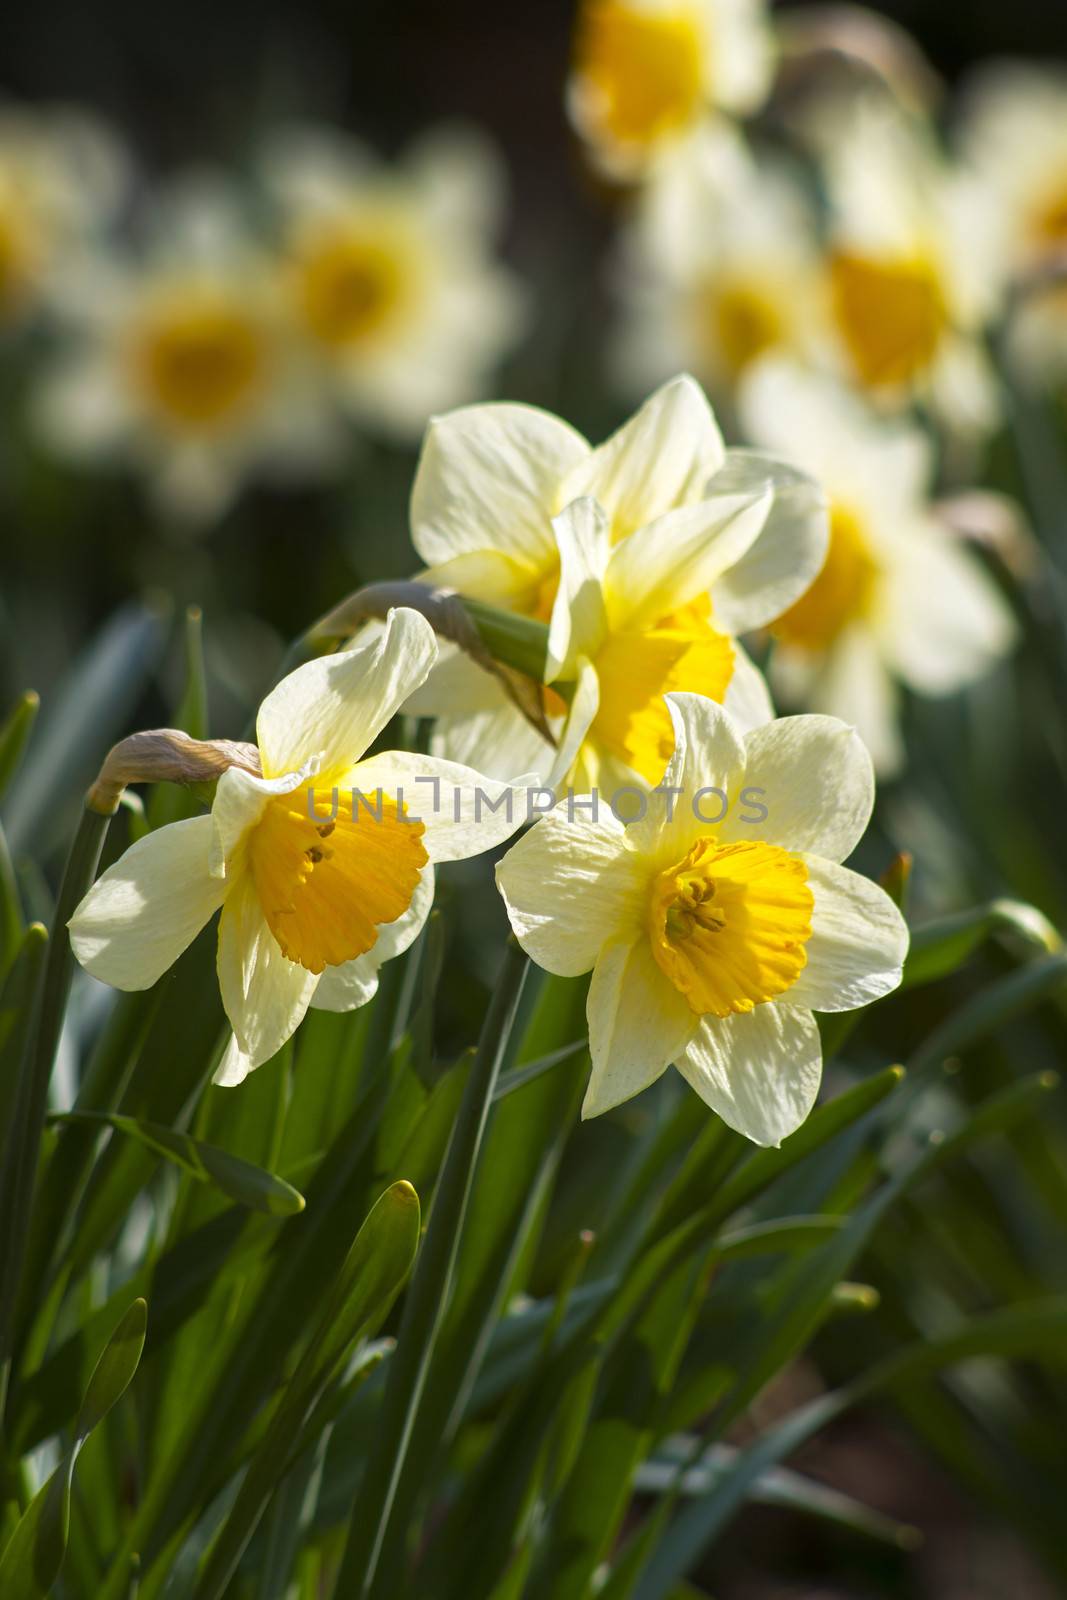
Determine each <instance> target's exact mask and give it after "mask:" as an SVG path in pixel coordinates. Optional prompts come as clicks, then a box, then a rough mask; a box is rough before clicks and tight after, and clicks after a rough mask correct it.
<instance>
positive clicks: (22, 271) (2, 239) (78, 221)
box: [0, 106, 127, 330]
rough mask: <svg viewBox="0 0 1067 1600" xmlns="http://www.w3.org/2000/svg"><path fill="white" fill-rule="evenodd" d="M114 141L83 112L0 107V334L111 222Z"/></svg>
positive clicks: (119, 160)
mask: <svg viewBox="0 0 1067 1600" xmlns="http://www.w3.org/2000/svg"><path fill="white" fill-rule="evenodd" d="M126 177H127V171H126V162H125V159H124V157H123V155H122V153H121V151H120V149H119V147H118V145H117V144H116V143H115V141H114V140H113V138H112V137H111V135H110V134H109V133H107V132H106V131H105V130H104V129H103V128H102V127H101V126H100V125H99V124H98V123H96V122H95V121H94V120H93V119H92V118H90V117H88V116H86V115H85V114H83V113H81V112H75V111H68V110H58V109H57V110H54V111H51V112H48V111H41V112H31V111H28V110H23V109H16V108H14V107H7V106H0V330H2V329H6V328H10V327H12V326H14V325H16V324H18V323H20V322H22V321H23V320H24V319H25V318H26V317H27V316H28V315H29V314H30V313H31V312H32V311H33V310H34V309H36V308H38V307H39V306H40V304H41V302H42V299H43V298H44V297H45V296H46V295H47V293H48V290H49V287H50V284H51V280H52V277H53V274H54V273H55V271H56V270H57V268H60V267H62V266H64V265H67V266H69V263H70V260H71V257H72V255H73V256H75V257H76V256H77V254H78V252H79V251H80V249H81V248H82V247H83V246H84V245H86V244H87V243H88V242H89V241H91V240H92V238H93V237H94V236H96V235H98V234H99V233H100V232H102V230H103V229H104V228H105V227H106V226H107V225H108V224H109V223H110V222H111V221H112V219H113V217H114V213H115V211H116V209H117V208H118V205H119V203H120V201H121V199H122V196H123V193H124V191H125V187H126Z"/></svg>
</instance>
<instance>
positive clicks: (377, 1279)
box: [194, 1182, 420, 1600]
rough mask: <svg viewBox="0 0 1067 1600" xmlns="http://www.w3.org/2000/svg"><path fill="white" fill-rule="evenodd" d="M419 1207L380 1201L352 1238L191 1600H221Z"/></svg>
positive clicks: (406, 1260)
mask: <svg viewBox="0 0 1067 1600" xmlns="http://www.w3.org/2000/svg"><path fill="white" fill-rule="evenodd" d="M419 1221H420V1218H419V1200H418V1196H417V1194H416V1193H415V1190H414V1189H413V1188H412V1187H411V1185H410V1184H409V1183H404V1182H400V1183H395V1184H393V1186H392V1187H391V1188H389V1189H387V1190H386V1192H385V1193H384V1194H383V1195H382V1196H381V1198H380V1199H379V1201H378V1202H377V1204H376V1205H375V1207H374V1209H373V1210H372V1211H371V1213H370V1215H369V1217H368V1218H367V1220H366V1222H365V1223H364V1224H363V1226H362V1228H361V1229H360V1230H359V1233H358V1234H357V1235H356V1239H355V1242H354V1244H353V1245H352V1249H351V1250H350V1251H349V1254H348V1257H347V1259H346V1261H345V1263H344V1266H343V1267H342V1269H341V1274H340V1277H339V1279H338V1282H337V1287H336V1290H335V1292H334V1294H333V1296H332V1297H331V1299H330V1301H329V1303H328V1305H327V1306H326V1307H325V1309H324V1311H323V1313H322V1316H321V1318H320V1321H319V1325H318V1327H317V1329H316V1330H315V1332H314V1333H313V1335H312V1338H311V1341H310V1344H309V1345H308V1348H307V1350H306V1351H305V1352H304V1354H303V1356H302V1357H301V1360H300V1362H299V1364H298V1366H297V1368H296V1371H295V1372H294V1373H293V1375H292V1377H291V1378H290V1380H289V1383H288V1386H287V1389H286V1394H285V1398H284V1400H283V1402H282V1404H281V1406H280V1408H279V1410H278V1411H277V1412H276V1414H275V1416H274V1419H273V1421H272V1423H271V1425H270V1427H269V1428H268V1430H267V1433H266V1436H265V1437H264V1439H263V1441H262V1443H261V1444H260V1446H259V1448H258V1450H257V1451H256V1453H255V1455H254V1456H253V1458H252V1461H251V1463H250V1465H249V1468H248V1471H247V1472H246V1474H245V1476H244V1479H243V1480H242V1483H241V1487H240V1490H239V1491H238V1494H237V1499H236V1500H235V1502H234V1504H233V1507H232V1509H231V1511H230V1513H229V1515H228V1517H227V1518H226V1521H225V1523H224V1525H223V1528H222V1531H221V1533H220V1535H219V1538H218V1540H217V1541H216V1543H215V1545H214V1546H213V1547H212V1550H211V1553H210V1556H209V1558H208V1561H207V1564H206V1566H205V1568H204V1571H203V1574H202V1576H201V1578H200V1581H199V1583H198V1584H197V1587H196V1590H195V1594H194V1600H222V1596H223V1595H224V1594H225V1592H226V1589H227V1586H228V1584H229V1582H230V1579H231V1578H232V1576H233V1574H234V1571H235V1570H236V1567H237V1563H238V1562H239V1561H240V1559H241V1555H242V1553H243V1552H244V1550H245V1548H246V1547H247V1545H248V1541H249V1540H250V1539H251V1537H252V1535H253V1533H254V1532H255V1529H256V1526H257V1524H258V1522H259V1519H260V1517H261V1516H262V1514H263V1511H264V1508H265V1507H266V1504H267V1501H268V1500H269V1498H270V1496H271V1494H272V1493H273V1491H274V1489H275V1488H276V1487H277V1485H278V1484H279V1483H280V1481H281V1479H282V1478H283V1477H284V1476H285V1473H286V1471H287V1470H288V1467H289V1464H290V1460H291V1457H292V1454H293V1451H294V1449H295V1448H297V1445H298V1441H300V1442H301V1446H302V1445H303V1444H304V1443H306V1442H307V1441H306V1440H301V1434H302V1429H303V1427H304V1423H305V1419H306V1418H307V1416H308V1413H309V1412H310V1411H311V1409H312V1407H313V1406H314V1404H315V1402H316V1400H317V1399H318V1397H319V1395H320V1394H321V1393H322V1391H323V1389H324V1388H325V1386H326V1385H327V1384H328V1383H329V1382H330V1381H331V1379H332V1378H333V1377H334V1376H335V1374H336V1373H337V1372H338V1371H339V1369H340V1367H341V1365H342V1363H343V1362H344V1360H345V1358H346V1356H347V1355H348V1353H349V1351H350V1349H351V1348H352V1346H353V1345H354V1344H355V1343H356V1341H357V1340H359V1339H361V1338H363V1337H364V1336H366V1335H368V1334H370V1333H373V1332H374V1331H375V1329H376V1328H377V1327H378V1326H380V1324H381V1322H382V1320H383V1319H384V1317H385V1315H386V1313H387V1312H388V1310H389V1307H390V1306H391V1305H392V1303H393V1301H394V1299H395V1298H396V1296H397V1295H398V1294H399V1292H400V1289H401V1287H402V1286H403V1284H404V1282H405V1280H406V1278H407V1276H408V1273H409V1272H410V1270H411V1264H412V1262H413V1261H414V1259H415V1251H416V1248H417V1246H418V1241H419Z"/></svg>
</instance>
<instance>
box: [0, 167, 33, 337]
mask: <svg viewBox="0 0 1067 1600" xmlns="http://www.w3.org/2000/svg"><path fill="white" fill-rule="evenodd" d="M4 198H5V197H3V196H2V195H0V322H8V321H10V320H11V319H12V318H13V317H15V316H16V315H17V314H18V312H19V309H20V307H21V305H22V302H23V300H24V299H25V296H26V291H27V289H28V288H29V280H30V278H31V276H32V272H33V261H32V254H33V252H32V250H31V249H30V247H29V241H28V240H27V238H26V235H25V230H24V229H23V228H21V227H20V226H19V224H18V220H17V218H16V217H15V216H14V215H12V214H11V213H10V211H9V210H8V209H6V208H5V203H4Z"/></svg>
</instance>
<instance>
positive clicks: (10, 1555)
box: [0, 1300, 147, 1600]
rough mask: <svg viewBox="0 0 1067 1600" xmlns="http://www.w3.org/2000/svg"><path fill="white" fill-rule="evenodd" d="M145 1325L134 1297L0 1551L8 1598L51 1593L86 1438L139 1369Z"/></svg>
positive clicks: (33, 1598) (143, 1310)
mask: <svg viewBox="0 0 1067 1600" xmlns="http://www.w3.org/2000/svg"><path fill="white" fill-rule="evenodd" d="M146 1326H147V1307H146V1305H145V1302H144V1301H143V1300H135V1301H134V1302H133V1304H132V1305H131V1306H130V1308H129V1310H128V1311H127V1312H126V1314H125V1316H124V1317H123V1318H122V1320H121V1322H120V1323H119V1325H118V1327H117V1328H116V1329H115V1331H114V1333H113V1334H112V1335H111V1338H110V1339H109V1340H108V1342H107V1345H106V1346H105V1348H104V1350H103V1352H102V1354H101V1356H100V1359H99V1361H98V1362H97V1364H96V1366H95V1368H94V1369H93V1374H92V1376H91V1378H90V1379H89V1385H88V1388H87V1389H86V1391H85V1396H84V1398H83V1400H82V1404H81V1409H80V1410H79V1412H78V1419H77V1422H76V1424H75V1430H74V1440H73V1443H72V1444H71V1447H70V1449H69V1450H68V1451H67V1453H66V1454H65V1456H64V1457H63V1459H62V1461H60V1463H59V1465H58V1467H57V1468H56V1470H55V1472H53V1474H52V1476H51V1477H50V1478H49V1480H48V1482H47V1483H46V1484H45V1485H44V1487H43V1488H42V1489H41V1490H40V1491H39V1493H38V1494H37V1495H36V1496H35V1497H34V1499H33V1500H32V1501H31V1502H30V1504H29V1506H28V1507H27V1509H26V1511H25V1513H24V1515H23V1516H22V1518H21V1519H20V1521H19V1523H18V1525H17V1526H16V1528H15V1531H14V1533H13V1534H12V1535H11V1538H10V1540H9V1541H8V1544H7V1546H6V1548H5V1549H4V1553H3V1555H2V1556H0V1594H2V1595H3V1596H4V1600H43V1597H44V1596H45V1595H48V1594H49V1593H51V1590H52V1588H53V1585H54V1584H55V1583H56V1580H57V1579H58V1577H59V1574H60V1571H61V1569H62V1566H63V1560H64V1557H65V1556H66V1553H67V1538H68V1531H69V1527H70V1490H71V1483H72V1482H73V1478H74V1467H75V1463H76V1461H77V1459H78V1455H79V1453H80V1451H81V1448H82V1446H83V1445H84V1443H85V1441H86V1439H88V1437H89V1435H90V1434H91V1433H92V1431H93V1429H94V1428H95V1427H97V1426H98V1425H99V1423H101V1422H102V1421H103V1419H104V1417H106V1416H107V1414H108V1412H109V1411H110V1410H111V1408H112V1406H113V1405H114V1404H115V1403H116V1401H117V1400H119V1399H120V1398H121V1396H122V1395H123V1394H124V1393H125V1391H126V1389H127V1387H128V1386H129V1384H130V1382H131V1380H132V1378H133V1375H134V1373H135V1372H136V1371H137V1364H138V1362H139V1361H140V1359H141V1351H142V1349H143V1348H144V1338H145V1329H146Z"/></svg>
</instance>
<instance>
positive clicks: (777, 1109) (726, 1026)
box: [678, 1001, 822, 1146]
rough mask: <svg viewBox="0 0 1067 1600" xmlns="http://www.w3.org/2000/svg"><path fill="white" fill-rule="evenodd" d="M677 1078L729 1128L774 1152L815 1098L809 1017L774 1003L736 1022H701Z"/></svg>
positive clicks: (817, 1073) (817, 1050)
mask: <svg viewBox="0 0 1067 1600" xmlns="http://www.w3.org/2000/svg"><path fill="white" fill-rule="evenodd" d="M678 1070H679V1072H680V1073H681V1074H682V1076H683V1077H684V1078H685V1079H686V1080H687V1082H689V1083H690V1084H691V1085H692V1086H693V1088H694V1089H695V1090H696V1092H697V1094H698V1095H699V1096H700V1098H701V1099H702V1100H704V1101H706V1103H707V1104H708V1105H709V1106H710V1107H711V1109H712V1110H713V1111H714V1112H716V1113H717V1114H718V1115H719V1116H720V1117H721V1118H722V1120H723V1121H724V1122H725V1123H728V1124H729V1126H730V1127H731V1128H735V1129H736V1130H737V1132H738V1133H743V1134H744V1136H745V1138H746V1139H751V1140H752V1141H753V1142H754V1143H755V1144H762V1145H775V1146H777V1145H780V1144H781V1142H782V1140H783V1139H785V1138H788V1136H789V1134H791V1133H793V1132H795V1130H796V1129H797V1128H799V1127H800V1124H801V1123H802V1122H803V1121H804V1120H805V1118H806V1117H807V1115H808V1113H809V1112H810V1110H811V1108H812V1106H813V1105H814V1104H815V1099H816V1096H817V1095H818V1093H819V1082H820V1080H821V1078H822V1044H821V1042H820V1039H819V1030H818V1027H817V1026H816V1023H815V1018H814V1017H813V1016H812V1014H811V1012H810V1011H806V1010H805V1009H804V1008H803V1007H802V1006H791V1005H783V1004H781V1002H779V1001H769V1002H767V1003H766V1004H764V1005H759V1006H756V1008H755V1009H754V1010H753V1011H750V1012H748V1013H747V1014H745V1015H743V1016H732V1017H724V1018H719V1017H705V1018H704V1020H703V1022H702V1023H701V1025H700V1030H699V1032H698V1033H697V1035H696V1037H695V1038H694V1039H693V1041H692V1043H691V1044H690V1046H689V1048H688V1050H687V1051H686V1053H685V1055H684V1056H683V1057H682V1058H681V1060H679V1062H678Z"/></svg>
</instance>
